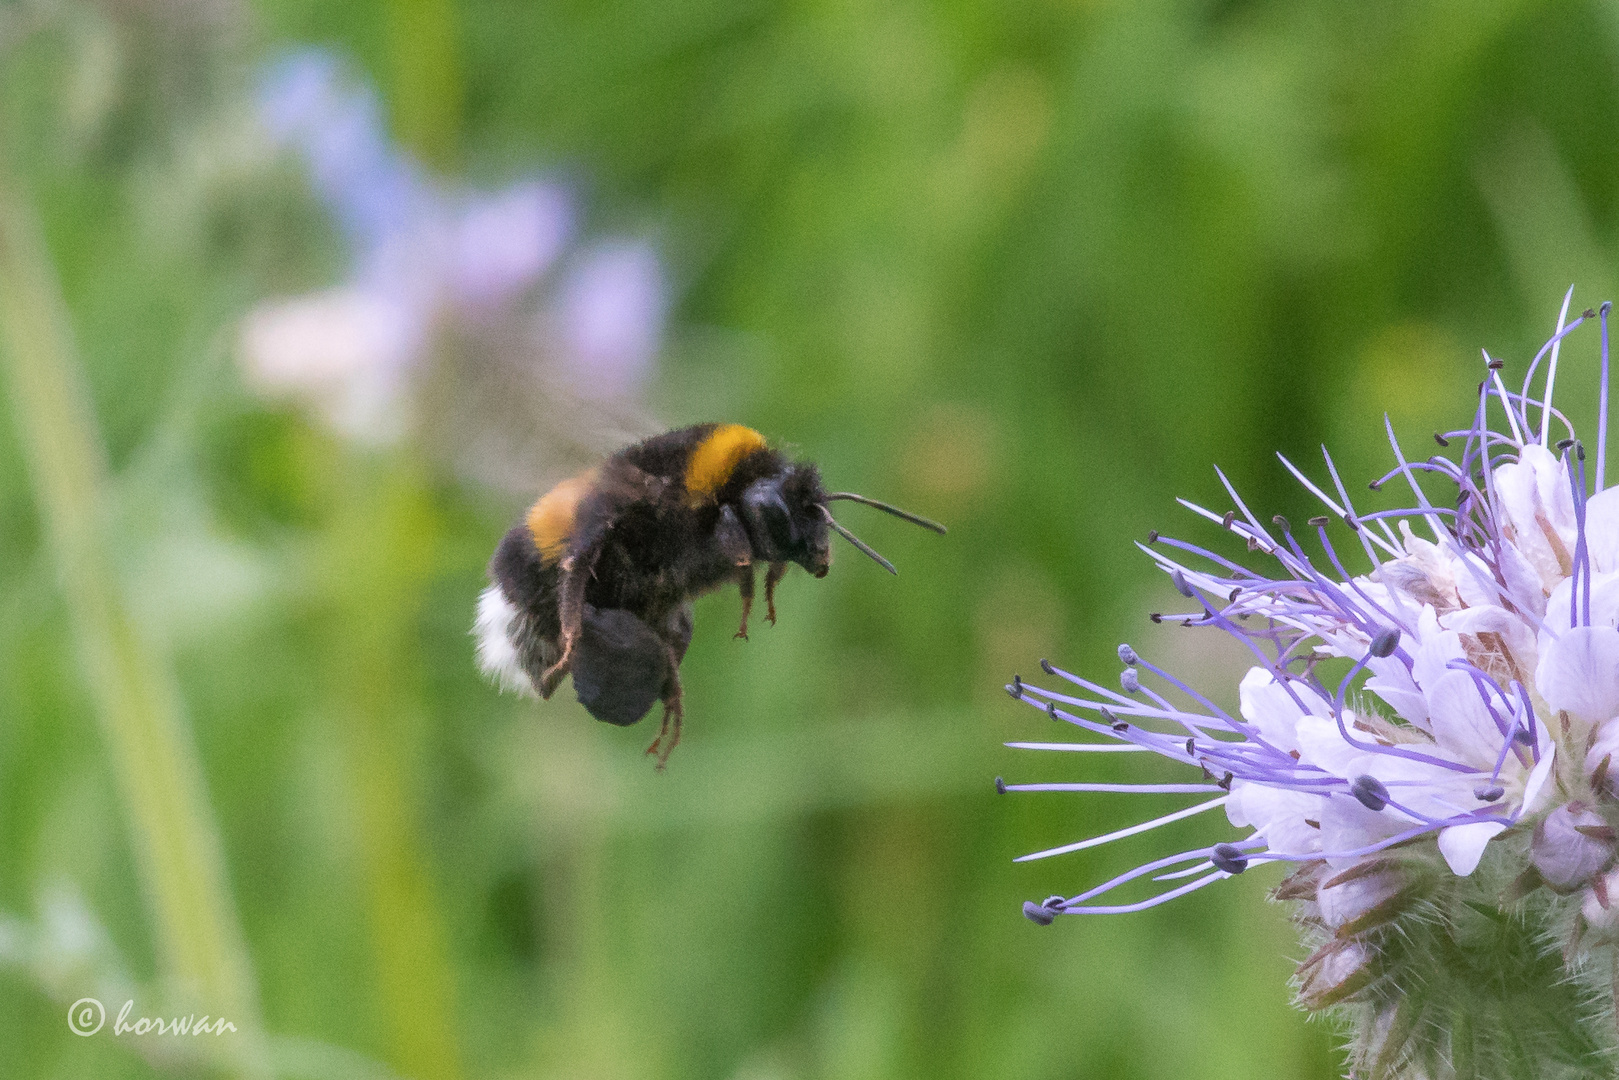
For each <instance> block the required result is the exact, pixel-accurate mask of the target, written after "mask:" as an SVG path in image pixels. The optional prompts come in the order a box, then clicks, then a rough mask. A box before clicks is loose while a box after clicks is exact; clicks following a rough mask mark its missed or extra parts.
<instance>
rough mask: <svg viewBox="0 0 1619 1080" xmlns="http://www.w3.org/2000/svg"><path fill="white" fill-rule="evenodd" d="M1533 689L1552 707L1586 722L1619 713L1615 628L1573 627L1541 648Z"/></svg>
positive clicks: (1618, 632)
mask: <svg viewBox="0 0 1619 1080" xmlns="http://www.w3.org/2000/svg"><path fill="white" fill-rule="evenodd" d="M1535 689H1537V690H1539V691H1540V696H1541V697H1543V698H1545V699H1546V704H1548V705H1550V706H1551V707H1552V708H1553V709H1561V710H1566V711H1567V712H1570V713H1572V714H1574V715H1575V716H1577V717H1580V718H1581V719H1583V720H1585V721H1586V722H1587V723H1591V724H1600V723H1602V722H1603V721H1604V720H1609V719H1611V718H1613V717H1614V716H1619V630H1615V629H1614V628H1613V627H1611V626H1576V627H1575V628H1574V629H1572V630H1565V631H1563V632H1562V634H1561V636H1559V637H1558V639H1557V640H1556V641H1551V642H1548V643H1547V644H1546V645H1545V647H1544V648H1543V649H1542V650H1541V654H1540V664H1539V665H1538V666H1537V667H1536V669H1535Z"/></svg>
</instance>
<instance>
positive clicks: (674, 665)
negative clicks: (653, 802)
mask: <svg viewBox="0 0 1619 1080" xmlns="http://www.w3.org/2000/svg"><path fill="white" fill-rule="evenodd" d="M691 630H692V621H691V606H690V605H689V604H688V605H686V606H684V607H682V608H681V609H680V610H679V611H676V612H675V613H674V614H673V615H671V616H670V619H669V625H668V627H667V628H666V633H667V634H668V638H666V639H665V642H664V644H665V647H666V648H668V650H669V677H668V678H667V679H665V680H664V684H663V723H662V724H661V725H659V727H658V737H657V738H656V739H653V740H652V745H651V746H649V747H647V748H646V752H647V754H648V755H649V756H655V757H656V758H657V759H658V771H659V772H662V771H663V769H664V766H665V765H667V764H668V763H669V755H670V754H672V753H674V750H675V747H677V746H679V745H680V721H681V719H682V717H684V716H685V711H686V710H685V708H684V706H683V704H682V698H683V696H684V693H683V691H682V690H681V688H680V661H681V660H683V659H685V656H686V646H687V645H689V644H690V643H691ZM670 639H672V640H670Z"/></svg>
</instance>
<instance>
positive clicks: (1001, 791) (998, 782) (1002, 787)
mask: <svg viewBox="0 0 1619 1080" xmlns="http://www.w3.org/2000/svg"><path fill="white" fill-rule="evenodd" d="M995 794H997V795H1005V794H1006V781H1005V780H1002V779H1001V778H1000V777H998V776H997V777H996V778H995Z"/></svg>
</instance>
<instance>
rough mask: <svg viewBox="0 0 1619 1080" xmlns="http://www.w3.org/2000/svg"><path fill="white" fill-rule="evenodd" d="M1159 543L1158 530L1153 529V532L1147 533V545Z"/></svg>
mask: <svg viewBox="0 0 1619 1080" xmlns="http://www.w3.org/2000/svg"><path fill="white" fill-rule="evenodd" d="M1157 542H1158V530H1157V529H1153V530H1151V531H1149V532H1148V533H1147V543H1149V544H1156V543H1157Z"/></svg>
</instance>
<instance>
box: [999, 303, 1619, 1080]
mask: <svg viewBox="0 0 1619 1080" xmlns="http://www.w3.org/2000/svg"><path fill="white" fill-rule="evenodd" d="M1572 295H1573V291H1572V290H1570V293H1569V296H1570V297H1572ZM1610 309H1611V305H1610V304H1604V305H1603V306H1602V308H1601V310H1600V312H1597V311H1586V312H1584V313H1583V314H1581V315H1579V316H1578V317H1576V318H1574V319H1573V320H1572V321H1569V320H1568V319H1567V315H1568V299H1565V300H1564V304H1563V314H1562V315H1561V316H1560V317H1559V320H1558V330H1557V333H1556V335H1555V336H1553V337H1552V339H1551V340H1550V341H1548V342H1547V343H1546V344H1545V346H1544V347H1543V348H1542V349H1541V350H1540V352H1539V353H1538V354H1537V355H1536V356H1535V358H1534V360H1533V361H1532V362H1531V363H1530V364H1529V366H1528V370H1527V373H1526V374H1525V377H1524V380H1523V383H1522V386H1521V388H1519V389H1511V388H1509V387H1508V385H1507V384H1506V382H1505V381H1504V379H1503V374H1502V372H1503V364H1502V362H1501V361H1500V360H1496V359H1492V358H1491V357H1490V356H1489V355H1488V353H1486V354H1485V356H1484V360H1485V364H1486V375H1485V379H1484V381H1483V382H1481V383H1480V385H1479V393H1478V400H1477V403H1476V407H1475V409H1474V411H1473V416H1472V420H1471V423H1470V424H1468V426H1466V427H1464V428H1461V429H1460V430H1457V431H1451V432H1446V433H1444V434H1441V435H1436V436H1435V438H1436V439H1437V441H1438V442H1439V444H1440V446H1441V447H1445V448H1448V453H1442V454H1439V455H1436V456H1434V457H1430V458H1427V459H1426V460H1412V459H1410V458H1409V457H1408V456H1407V455H1406V453H1405V452H1404V451H1403V450H1402V448H1401V446H1400V444H1399V442H1398V440H1396V439H1395V437H1394V432H1393V429H1392V426H1389V425H1387V422H1386V421H1385V426H1386V427H1387V429H1388V437H1389V443H1390V445H1391V446H1392V448H1393V451H1394V460H1395V467H1394V469H1393V470H1391V471H1390V472H1389V474H1388V475H1386V476H1384V477H1383V478H1382V479H1381V480H1378V481H1376V482H1374V483H1373V484H1372V485H1371V487H1372V488H1373V489H1374V490H1378V489H1380V488H1382V487H1383V485H1385V484H1389V483H1390V482H1392V481H1398V482H1399V483H1400V485H1401V486H1402V487H1404V488H1408V489H1409V493H1410V499H1409V503H1410V504H1409V505H1407V506H1405V507H1402V508H1397V509H1388V510H1379V511H1375V512H1365V513H1363V512H1361V511H1360V510H1358V509H1357V508H1356V507H1355V505H1354V503H1353V501H1352V500H1351V498H1350V494H1349V490H1348V489H1347V488H1346V487H1345V485H1344V483H1343V480H1342V478H1341V477H1340V476H1339V473H1338V469H1337V468H1336V466H1335V465H1334V464H1333V461H1332V458H1331V456H1330V455H1328V454H1326V453H1325V451H1323V455H1324V457H1325V466H1326V475H1327V477H1328V479H1329V482H1328V483H1325V484H1317V483H1316V482H1315V481H1313V480H1312V479H1310V478H1309V477H1308V476H1307V475H1306V473H1305V472H1304V471H1303V470H1301V469H1299V468H1298V467H1296V466H1294V465H1293V464H1292V463H1291V462H1289V461H1287V460H1286V459H1285V458H1283V459H1282V463H1283V464H1284V465H1285V466H1286V468H1287V469H1288V471H1289V472H1291V473H1292V474H1293V476H1295V477H1296V478H1297V479H1298V480H1299V481H1300V482H1301V483H1302V484H1304V486H1305V487H1306V488H1308V489H1309V491H1310V492H1311V493H1312V494H1313V495H1314V496H1315V497H1316V498H1318V499H1319V500H1320V502H1321V504H1322V506H1323V507H1324V509H1325V511H1326V512H1325V513H1323V514H1322V515H1321V516H1319V517H1313V518H1311V519H1310V520H1309V522H1308V523H1307V527H1306V528H1305V529H1302V530H1299V529H1295V528H1294V527H1293V526H1292V525H1290V524H1289V523H1288V522H1287V521H1286V520H1284V519H1282V518H1280V517H1277V518H1273V519H1271V521H1270V522H1268V523H1266V522H1262V521H1261V520H1260V519H1259V518H1258V517H1257V516H1256V515H1255V514H1254V513H1253V512H1252V511H1250V510H1249V508H1248V507H1247V506H1246V505H1245V504H1244V503H1243V501H1242V499H1241V498H1240V497H1239V496H1238V494H1237V492H1236V491H1235V489H1234V488H1233V487H1232V486H1231V484H1230V483H1229V482H1228V481H1227V480H1226V478H1225V476H1224V474H1223V473H1222V474H1220V480H1221V483H1222V484H1223V485H1224V486H1225V489H1226V491H1227V493H1228V494H1229V495H1230V497H1231V500H1232V503H1233V506H1234V509H1232V510H1230V511H1228V512H1226V513H1223V514H1222V513H1217V512H1215V511H1212V510H1207V509H1204V508H1203V507H1201V506H1197V505H1195V504H1193V503H1190V502H1187V501H1185V500H1181V502H1182V505H1184V506H1186V507H1187V508H1188V509H1190V510H1192V511H1193V512H1194V513H1196V514H1198V515H1200V516H1202V517H1204V518H1206V519H1208V521H1210V522H1212V523H1214V524H1215V525H1217V526H1219V527H1221V528H1223V529H1225V530H1227V531H1229V532H1231V533H1233V534H1235V536H1237V537H1240V538H1241V539H1242V540H1243V541H1245V542H1246V547H1247V549H1248V551H1249V552H1251V553H1254V555H1255V556H1263V557H1264V559H1265V560H1266V561H1265V565H1264V566H1263V567H1262V568H1255V567H1250V566H1247V565H1243V564H1242V563H1241V562H1239V561H1235V560H1232V559H1228V558H1226V557H1225V556H1223V555H1221V554H1219V553H1218V552H1216V551H1215V550H1212V549H1210V548H1206V547H1203V546H1200V545H1199V544H1196V543H1191V542H1186V541H1182V540H1178V539H1174V538H1171V537H1168V536H1161V535H1159V534H1157V533H1153V534H1151V535H1150V536H1149V540H1148V543H1146V544H1143V545H1141V547H1142V550H1143V551H1145V552H1146V553H1147V554H1148V555H1149V556H1150V557H1151V558H1153V559H1154V560H1155V561H1156V562H1157V563H1158V565H1159V567H1160V568H1161V569H1163V570H1164V571H1165V572H1166V573H1167V574H1168V575H1169V577H1170V579H1171V581H1172V582H1173V583H1174V585H1175V587H1176V589H1177V590H1178V591H1179V592H1180V593H1181V595H1182V596H1184V597H1185V598H1186V599H1187V601H1188V604H1187V607H1188V609H1189V610H1187V611H1184V612H1180V613H1175V614H1163V615H1154V616H1153V619H1154V620H1155V621H1160V622H1176V623H1183V624H1185V625H1187V626H1190V627H1204V628H1210V627H1212V628H1216V629H1218V630H1220V631H1223V632H1224V633H1227V634H1230V635H1232V636H1233V637H1234V638H1235V639H1236V640H1237V641H1239V642H1241V643H1242V644H1243V645H1244V646H1245V647H1246V649H1247V650H1248V652H1249V653H1251V655H1252V656H1253V658H1254V663H1253V666H1252V667H1250V668H1249V669H1248V671H1247V673H1246V674H1245V675H1244V676H1243V677H1242V679H1241V682H1240V685H1239V686H1238V700H1239V702H1240V707H1239V709H1238V711H1237V714H1236V715H1233V714H1231V713H1230V712H1228V711H1226V710H1225V709H1222V708H1221V707H1220V706H1219V705H1217V704H1216V703H1215V702H1214V701H1213V700H1211V698H1210V697H1207V696H1205V695H1204V694H1203V693H1201V692H1199V690H1198V689H1196V688H1195V687H1192V686H1190V685H1187V684H1186V683H1184V682H1182V681H1180V680H1179V679H1177V678H1176V677H1175V676H1174V675H1172V674H1171V673H1169V672H1168V671H1165V670H1163V669H1162V668H1160V667H1158V666H1157V665H1155V664H1153V663H1152V662H1151V660H1150V659H1149V658H1147V657H1144V656H1141V655H1138V654H1137V653H1136V651H1135V650H1134V649H1132V648H1131V647H1130V646H1128V645H1121V646H1120V647H1119V658H1120V660H1121V661H1122V662H1123V664H1124V665H1125V666H1124V670H1123V673H1122V676H1121V678H1120V682H1119V688H1118V689H1113V688H1110V687H1108V686H1105V685H1102V684H1101V683H1098V682H1094V681H1091V680H1089V679H1085V678H1082V677H1080V676H1078V675H1074V674H1070V673H1069V672H1067V671H1063V670H1061V669H1059V668H1056V667H1054V666H1052V665H1051V664H1049V663H1047V662H1046V661H1041V666H1042V668H1043V669H1044V670H1045V671H1046V673H1047V674H1048V675H1051V676H1054V677H1056V678H1058V679H1061V680H1063V682H1065V683H1067V684H1068V685H1067V686H1063V687H1062V688H1061V689H1047V688H1042V687H1038V686H1035V685H1032V684H1029V683H1025V682H1023V681H1022V680H1021V679H1020V678H1016V677H1014V680H1013V682H1012V684H1011V685H1010V686H1008V687H1007V691H1008V692H1009V693H1010V694H1011V695H1012V696H1013V697H1014V698H1016V699H1018V700H1020V701H1023V702H1026V703H1028V704H1030V705H1033V706H1035V707H1036V708H1039V709H1041V710H1043V711H1044V712H1046V713H1047V715H1048V716H1050V717H1051V718H1052V719H1054V720H1057V721H1060V722H1062V723H1064V724H1067V725H1071V726H1072V727H1073V728H1077V729H1079V731H1081V732H1083V733H1085V734H1088V735H1091V736H1095V738H1092V739H1090V740H1084V741H1078V742H1059V743H1044V742H1042V743H1012V744H1010V745H1012V746H1014V747H1020V748H1027V749H1035V750H1048V751H1066V752H1076V753H1095V752H1132V751H1133V752H1151V753H1155V754H1157V755H1159V756H1161V757H1164V758H1168V759H1170V760H1171V761H1174V762H1176V763H1177V764H1179V765H1181V766H1183V769H1182V770H1180V771H1182V772H1184V773H1189V774H1190V775H1182V776H1176V777H1172V778H1170V779H1172V780H1173V781H1175V782H1169V783H1150V784H1114V783H1095V784H1006V783H1004V782H1002V781H1000V780H997V782H996V784H997V787H998V788H999V789H1001V790H1003V791H1086V792H1140V793H1155V794H1163V793H1173V794H1187V795H1202V796H1204V797H1203V798H1202V799H1200V800H1198V801H1195V802H1194V803H1193V804H1192V805H1190V806H1187V807H1185V808H1183V809H1180V810H1177V811H1174V812H1172V813H1168V814H1165V815H1163V816H1161V817H1157V818H1154V819H1152V820H1149V821H1145V822H1142V823H1141V824H1138V825H1134V826H1131V827H1129V828H1124V829H1120V830H1117V831H1115V832H1110V833H1106V834H1104V835H1101V836H1095V837H1090V838H1088V839H1084V840H1078V841H1076V842H1074V843H1070V844H1064V845H1062V846H1060V847H1056V848H1052V849H1050V850H1047V851H1040V852H1036V853H1034V854H1031V855H1026V856H1024V857H1023V859H1024V860H1030V859H1044V858H1048V857H1051V856H1055V855H1061V854H1065V853H1068V852H1074V851H1081V850H1084V849H1087V848H1092V847H1096V846H1098V845H1102V844H1107V843H1111V842H1113V841H1120V840H1125V839H1126V838H1129V837H1135V836H1139V835H1141V834H1144V833H1147V832H1150V831H1152V830H1155V829H1157V828H1159V827H1160V826H1163V825H1167V824H1170V823H1172V822H1176V821H1180V820H1183V819H1186V818H1191V817H1196V816H1198V815H1204V814H1207V813H1209V812H1210V811H1213V810H1216V809H1223V810H1224V811H1225V816H1226V818H1227V819H1228V821H1229V822H1230V824H1231V825H1232V826H1235V827H1236V828H1237V829H1239V830H1242V831H1241V832H1239V833H1235V834H1228V835H1223V836H1217V837H1214V838H1213V841H1214V842H1212V843H1209V844H1207V845H1204V846H1200V847H1196V848H1193V849H1191V850H1187V851H1180V852H1175V853H1172V854H1165V855H1162V856H1160V857H1157V858H1153V859H1150V860H1148V861H1146V862H1144V863H1142V864H1141V865H1140V866H1138V867H1136V868H1135V869H1133V870H1130V871H1128V872H1127V873H1123V874H1120V875H1118V876H1117V877H1115V878H1113V879H1111V880H1109V881H1104V882H1101V883H1099V884H1096V885H1094V886H1093V887H1091V888H1088V889H1085V890H1084V891H1082V892H1079V893H1078V894H1076V895H1072V896H1052V897H1050V898H1048V899H1046V900H1044V901H1042V902H1039V903H1035V902H1029V903H1027V904H1025V905H1024V914H1025V915H1027V916H1028V917H1029V918H1030V919H1032V920H1033V921H1035V922H1037V923H1040V924H1042V925H1048V924H1050V923H1052V922H1054V921H1056V917H1057V916H1058V915H1076V914H1120V913H1126V912H1134V911H1140V910H1143V909H1146V908H1150V907H1153V906H1156V905H1158V904H1163V903H1166V902H1168V901H1171V900H1174V899H1176V898H1178V897H1181V896H1184V895H1186V894H1187V893H1191V892H1195V891H1197V890H1199V889H1203V888H1207V887H1208V886H1211V885H1215V884H1217V883H1219V882H1222V881H1225V880H1227V879H1229V878H1232V877H1234V876H1236V875H1239V874H1241V873H1243V872H1244V871H1246V870H1248V869H1251V868H1253V867H1255V866H1258V865H1261V864H1263V863H1270V862H1280V863H1284V864H1287V865H1288V867H1289V871H1290V872H1289V873H1288V874H1287V876H1286V877H1285V878H1284V879H1283V880H1282V882H1281V884H1280V885H1279V886H1277V888H1276V889H1275V890H1274V892H1273V893H1272V896H1273V897H1274V898H1276V899H1279V900H1284V901H1289V902H1292V903H1293V904H1294V910H1295V914H1296V919H1297V922H1298V923H1299V925H1300V926H1301V928H1302V931H1303V935H1304V938H1305V943H1306V945H1307V947H1308V948H1310V949H1311V950H1312V951H1311V952H1310V954H1309V955H1308V957H1307V958H1306V959H1305V960H1304V961H1303V963H1302V964H1301V965H1300V966H1299V969H1298V972H1297V975H1296V977H1295V987H1296V989H1297V992H1298V999H1299V1002H1300V1003H1301V1004H1302V1005H1303V1006H1304V1007H1305V1008H1307V1009H1310V1010H1331V1011H1332V1012H1333V1013H1334V1014H1335V1015H1336V1016H1338V1017H1339V1018H1340V1019H1342V1020H1343V1021H1344V1022H1345V1023H1346V1025H1347V1026H1348V1027H1349V1029H1350V1030H1351V1032H1352V1038H1351V1044H1350V1056H1351V1063H1352V1066H1353V1068H1354V1074H1355V1075H1356V1076H1371V1077H1402V1078H1405V1077H1410V1078H1415V1077H1451V1076H1454V1077H1502V1078H1505V1077H1514V1078H1517V1077H1532V1076H1533V1077H1538V1076H1559V1077H1561V1076H1569V1077H1587V1076H1589V1077H1597V1076H1602V1077H1612V1076H1615V1075H1616V1071H1615V1061H1616V1053H1615V1052H1616V1049H1619V1035H1616V1030H1615V1008H1614V1005H1615V995H1616V993H1619V979H1616V974H1619V966H1616V951H1615V943H1616V942H1619V869H1616V868H1615V836H1616V833H1615V827H1616V825H1619V761H1616V760H1615V759H1616V758H1619V629H1616V624H1619V487H1616V488H1609V487H1607V486H1606V476H1605V471H1606V453H1605V447H1606V441H1607V400H1608V321H1609V313H1610ZM1586 322H1597V323H1599V324H1600V333H1601V343H1600V344H1601V367H1600V373H1599V378H1598V410H1597V411H1598V421H1597V432H1596V440H1595V442H1594V445H1593V446H1590V447H1588V446H1586V445H1585V444H1583V443H1582V442H1580V441H1579V439H1578V438H1576V436H1575V433H1574V430H1573V427H1572V425H1571V424H1570V423H1569V421H1568V420H1567V418H1566V417H1565V416H1564V415H1563V414H1562V413H1561V412H1559V411H1558V410H1557V409H1556V408H1555V407H1554V406H1553V404H1552V400H1551V399H1552V394H1553V390H1554V388H1556V387H1557V375H1558V359H1559V352H1560V346H1561V343H1562V342H1563V340H1564V338H1565V337H1567V335H1569V334H1570V333H1573V332H1574V331H1575V330H1576V329H1578V328H1579V327H1580V326H1582V325H1583V324H1585V323H1586ZM1537 376H1543V377H1542V378H1541V381H1540V382H1538V383H1537V381H1536V380H1537ZM1537 386H1538V388H1539V396H1538V397H1537V396H1534V395H1533V394H1532V390H1533V389H1535V388H1536V387H1537ZM1565 392H1566V391H1565ZM1441 492H1442V494H1441ZM1344 547H1347V548H1350V549H1358V551H1357V552H1356V554H1355V556H1354V561H1356V562H1357V563H1358V562H1360V561H1361V559H1360V557H1361V556H1364V568H1363V572H1361V573H1351V572H1350V571H1349V570H1348V569H1346V565H1345V564H1346V562H1347V561H1348V558H1347V557H1346V554H1345V552H1344V551H1343V550H1341V549H1342V548H1344ZM1250 561H1254V560H1250ZM1187 781H1190V782H1187Z"/></svg>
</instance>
